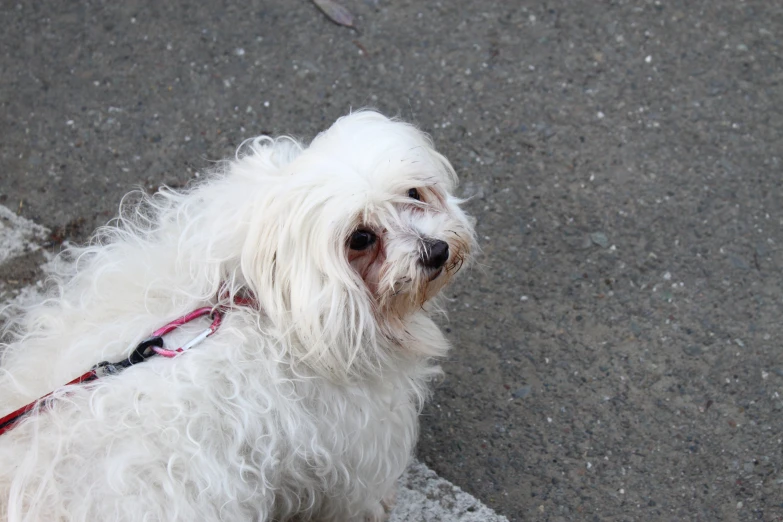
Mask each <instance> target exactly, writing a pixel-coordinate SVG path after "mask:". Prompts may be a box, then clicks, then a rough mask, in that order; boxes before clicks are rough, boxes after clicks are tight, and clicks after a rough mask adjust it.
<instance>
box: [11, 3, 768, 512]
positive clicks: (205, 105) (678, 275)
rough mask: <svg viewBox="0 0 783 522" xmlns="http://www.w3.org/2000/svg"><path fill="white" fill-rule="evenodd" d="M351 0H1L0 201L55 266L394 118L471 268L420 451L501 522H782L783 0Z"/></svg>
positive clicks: (455, 298)
mask: <svg viewBox="0 0 783 522" xmlns="http://www.w3.org/2000/svg"><path fill="white" fill-rule="evenodd" d="M341 2H342V3H343V5H345V6H346V7H347V8H349V9H350V10H351V11H352V12H353V13H354V14H355V15H356V23H357V26H358V28H359V32H356V31H353V30H351V29H346V28H342V27H338V26H337V25H334V24H332V23H331V22H329V21H328V20H327V19H326V18H325V17H324V16H323V14H322V13H321V12H320V11H318V10H317V9H316V8H315V7H314V6H313V5H312V4H311V3H310V2H308V1H306V0H301V1H295V0H265V1H252V0H251V1H245V2H241V3H239V2H235V3H232V2H215V1H214V0H206V1H202V2H184V1H167V2H161V1H157V2H146V3H142V2H137V1H127V2H97V1H85V2H63V1H55V0H41V1H36V2H24V3H21V4H18V5H16V4H14V3H13V2H5V3H4V4H3V8H2V10H0V23H1V25H2V27H3V31H0V56H1V58H0V107H1V108H2V111H0V136H2V140H0V204H3V205H5V206H7V207H9V208H11V209H13V210H14V211H18V212H19V213H20V215H22V216H23V217H26V218H28V219H31V220H33V221H34V222H36V223H39V224H41V225H44V226H46V227H47V228H49V229H51V230H52V231H54V232H53V233H52V238H51V241H52V245H54V247H56V245H57V243H59V242H61V241H62V240H64V239H69V240H84V239H85V238H86V237H87V236H88V234H89V233H90V231H91V230H92V229H93V228H94V227H95V226H96V225H98V224H102V223H104V222H106V221H107V220H108V219H110V218H111V217H112V216H113V215H114V214H115V213H116V208H117V204H118V202H119V199H120V197H121V196H122V195H123V194H124V193H126V192H127V191H128V190H130V189H131V188H133V187H135V186H139V185H141V186H142V187H144V188H145V189H147V190H155V189H156V188H157V187H158V186H160V185H161V184H164V183H165V184H169V185H173V186H184V185H185V184H186V183H187V182H188V181H189V180H190V179H192V178H193V177H194V176H195V174H196V173H197V172H198V171H200V170H203V169H205V168H208V167H209V166H210V165H211V164H212V162H213V161H214V160H218V159H220V158H222V157H225V156H227V155H230V154H232V153H233V151H234V150H235V148H236V146H237V145H239V143H241V142H242V140H243V139H245V138H247V137H251V136H254V135H257V134H261V133H272V134H277V133H293V134H295V135H298V136H302V137H305V138H307V137H312V136H313V135H314V134H315V133H316V132H317V131H319V130H321V129H323V128H325V127H327V126H328V125H329V124H330V123H331V122H332V121H333V120H334V119H335V118H336V117H338V116H339V115H341V114H344V113H346V112H347V111H348V110H349V109H350V108H351V107H354V108H356V107H362V106H368V105H371V106H375V107H378V108H379V109H381V110H383V111H385V112H387V113H390V114H397V115H400V116H401V117H403V118H405V119H408V120H412V121H414V122H416V123H417V124H419V125H420V126H421V127H422V128H423V129H424V130H426V131H428V132H430V133H431V134H432V136H433V138H434V140H435V142H436V143H437V145H438V147H439V148H440V149H441V150H442V151H443V152H444V153H445V154H446V155H447V156H448V157H449V158H450V159H451V160H452V162H453V163H454V165H455V167H456V168H457V170H458V172H459V174H460V176H461V178H462V180H463V185H462V187H461V194H463V195H465V196H470V197H471V199H470V201H469V202H468V203H467V209H468V210H469V211H470V212H471V213H472V214H473V215H475V216H476V218H477V219H478V225H477V230H478V234H479V238H480V243H481V247H482V250H483V251H482V253H481V254H480V255H479V256H478V263H477V264H476V266H475V267H474V268H473V269H472V270H471V271H470V272H468V273H466V274H463V277H462V278H461V279H460V281H459V282H458V283H457V284H456V285H455V286H454V287H452V289H451V290H450V291H449V293H448V295H449V297H450V298H451V301H449V302H448V305H447V308H448V310H449V320H448V322H446V321H444V327H445V328H447V331H448V336H449V338H450V339H451V340H452V341H453V343H454V345H455V349H454V351H453V354H452V357H451V358H450V359H449V360H448V361H446V362H445V363H444V369H445V372H446V377H445V379H444V381H443V382H442V383H440V384H439V386H438V389H437V391H436V393H435V396H434V399H433V401H432V403H431V405H430V406H428V407H427V408H426V409H425V411H424V414H423V417H422V433H421V441H420V444H419V449H418V456H419V458H420V459H421V460H422V461H423V462H425V463H426V464H427V465H428V466H429V467H430V468H432V469H433V470H435V471H436V472H437V473H438V474H439V475H441V476H442V477H444V478H446V479H448V480H450V481H452V482H453V483H455V484H456V485H458V486H460V487H461V488H463V489H464V490H466V491H468V492H470V493H471V494H473V495H475V496H477V497H478V498H479V499H481V500H482V501H483V502H485V503H486V504H487V505H488V506H490V507H491V508H493V509H495V510H496V511H497V512H498V513H499V514H502V515H505V516H506V517H508V518H509V520H512V521H521V520H542V521H543V520H553V521H556V520H618V521H620V520H629V521H631V520H639V521H647V520H694V521H695V520H701V521H714V520H764V521H773V520H783V474H781V468H782V467H783V443H782V442H781V441H782V440H783V415H782V413H783V412H782V411H781V410H783V397H781V393H783V346H781V345H782V344H783V326H782V324H783V276H782V275H781V268H783V250H782V249H781V246H782V245H783V165H782V160H781V158H782V157H783V110H782V109H781V107H783V4H781V3H780V2H778V1H772V0H767V1H744V2H743V1H739V0H710V1H699V2H695V1H693V2H691V1H686V0H681V1H664V0H661V1H643V0H639V1H620V0H615V1H608V0H607V1H600V2H599V1H582V2H579V1H567V0H552V1H547V2H540V1H537V2H532V1H520V2H516V1H500V0H494V1H493V0H487V1H481V2H469V1H465V0H451V1H446V0H442V1H440V2H434V1H433V2H420V1H418V2H417V1H412V0H396V1H387V0H341ZM15 266H17V269H13V270H10V269H7V270H5V272H4V273H0V278H2V279H4V280H6V281H21V282H20V283H19V284H23V283H24V280H23V279H24V278H28V279H34V278H35V275H34V274H33V275H29V274H28V272H25V268H26V266H25V265H24V264H20V263H17V264H16V265H15ZM26 274H27V275H26ZM9 284H10V283H9Z"/></svg>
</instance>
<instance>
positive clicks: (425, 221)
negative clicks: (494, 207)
mask: <svg viewBox="0 0 783 522" xmlns="http://www.w3.org/2000/svg"><path fill="white" fill-rule="evenodd" d="M265 144H267V145H268V146H267V147H264V145H265ZM275 147H277V148H278V150H276V151H275V150H274V149H275ZM251 149H252V153H251V154H250V155H248V157H246V158H243V159H242V160H240V164H239V166H241V167H242V169H243V170H245V171H247V173H248V175H254V174H253V172H252V171H253V170H254V165H255V166H256V167H259V169H260V167H262V166H264V165H266V166H267V167H268V163H270V162H271V163H277V164H278V165H277V168H276V169H275V170H274V172H272V173H271V174H270V173H266V174H262V177H263V178H264V182H263V183H262V187H261V191H262V192H263V193H261V194H259V196H258V198H257V201H256V204H255V210H254V212H255V214H256V217H254V218H253V221H254V226H253V225H251V227H250V228H251V232H250V233H249V234H248V238H249V239H248V242H247V243H246V245H245V248H244V251H243V258H242V268H243V269H242V272H243V273H244V276H245V279H246V280H247V281H248V283H249V284H250V286H251V289H252V290H253V291H254V292H255V293H256V294H257V295H258V297H259V301H260V303H261V306H262V307H263V308H264V311H265V312H266V313H267V314H269V315H270V317H271V318H272V320H273V322H275V323H276V324H278V326H281V327H283V328H284V329H286V328H287V329H288V330H289V331H290V333H292V334H294V335H295V337H292V342H293V343H294V344H297V345H299V349H300V350H304V351H303V352H301V353H302V358H303V359H306V360H309V361H310V363H312V364H313V365H315V366H321V367H323V368H325V369H327V370H328V371H330V372H332V373H346V372H347V373H351V372H352V371H353V369H356V368H358V367H359V366H362V365H364V366H368V365H369V366H378V365H380V364H382V362H383V359H384V357H385V356H386V355H388V354H387V353H384V352H385V351H386V352H388V350H389V347H395V348H393V349H398V350H405V349H406V347H407V346H410V345H413V344H415V343H410V342H408V341H409V340H410V339H409V338H410V336H411V331H410V328H408V323H409V321H410V320H411V318H412V316H414V315H415V314H416V313H417V312H419V311H421V310H422V308H423V307H424V306H425V304H426V303H428V302H429V301H431V300H432V299H433V298H434V297H435V296H436V295H437V294H438V292H439V291H440V290H441V289H442V288H443V287H444V286H445V285H446V284H447V283H448V282H449V281H450V280H451V278H452V277H453V276H454V274H455V273H456V272H457V271H458V270H459V269H460V268H461V267H462V266H463V265H464V264H465V262H466V261H468V260H469V258H470V255H471V251H472V250H473V249H474V242H475V241H474V233H473V228H472V226H471V222H470V220H469V218H468V217H467V216H466V215H465V213H464V212H463V211H462V210H461V209H460V207H459V204H460V200H458V199H456V198H455V197H454V196H452V194H451V192H452V190H453V189H454V187H455V184H456V182H457V178H456V175H455V173H454V169H453V168H452V166H451V165H450V164H449V162H448V160H446V158H444V157H443V156H442V155H440V154H439V153H438V152H436V151H435V150H434V148H433V145H432V142H431V141H430V139H429V138H428V137H427V136H426V135H425V134H423V133H422V132H420V131H419V130H417V129H416V128H415V127H413V126H411V125H409V124H406V123H402V122H399V121H395V120H391V119H388V118H386V117H384V116H382V115H380V114H378V113H376V112H372V111H361V112H356V113H353V114H350V115H349V116H345V117H343V118H340V119H339V120H337V122H336V123H334V125H332V126H331V127H330V128H329V129H328V130H327V131H325V132H323V133H321V134H319V135H318V136H317V137H316V138H315V139H314V140H313V142H312V143H311V144H310V146H309V147H306V148H305V147H302V146H300V145H298V144H297V143H295V142H292V141H285V140H283V141H281V140H277V141H271V140H269V141H261V142H259V141H256V142H255V145H253V146H252V147H251ZM275 155H276V156H275ZM275 158H277V159H275ZM262 164H263V165H262ZM266 170H269V169H268V168H267V169H266ZM255 175H256V176H258V172H256V173H255Z"/></svg>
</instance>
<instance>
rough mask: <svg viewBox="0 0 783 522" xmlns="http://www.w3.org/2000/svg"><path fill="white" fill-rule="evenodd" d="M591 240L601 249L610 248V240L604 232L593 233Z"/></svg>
mask: <svg viewBox="0 0 783 522" xmlns="http://www.w3.org/2000/svg"><path fill="white" fill-rule="evenodd" d="M590 240H591V241H592V242H593V243H595V244H596V245H598V246H600V247H601V248H607V247H609V238H608V237H606V234H604V233H603V232H593V233H592V234H590Z"/></svg>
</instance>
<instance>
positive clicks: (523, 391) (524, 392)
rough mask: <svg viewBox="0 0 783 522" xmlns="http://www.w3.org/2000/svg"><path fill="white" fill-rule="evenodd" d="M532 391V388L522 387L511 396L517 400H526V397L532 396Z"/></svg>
mask: <svg viewBox="0 0 783 522" xmlns="http://www.w3.org/2000/svg"><path fill="white" fill-rule="evenodd" d="M532 391H533V389H532V388H531V387H530V386H522V387H521V388H519V389H518V390H516V391H514V392H513V393H512V394H511V396H512V397H514V398H515V399H524V398H525V397H527V396H528V395H530V393H531V392H532Z"/></svg>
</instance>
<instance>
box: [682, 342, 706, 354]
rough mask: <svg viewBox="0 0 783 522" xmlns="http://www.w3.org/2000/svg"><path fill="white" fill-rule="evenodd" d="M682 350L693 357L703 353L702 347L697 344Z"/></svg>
mask: <svg viewBox="0 0 783 522" xmlns="http://www.w3.org/2000/svg"><path fill="white" fill-rule="evenodd" d="M682 351H683V352H685V355H690V356H691V357H697V356H699V355H701V354H702V349H701V347H699V346H695V345H690V346H686V347H685V348H683V349H682Z"/></svg>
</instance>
